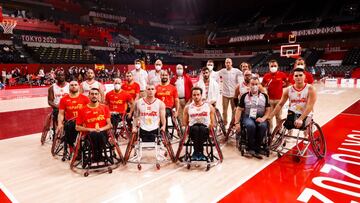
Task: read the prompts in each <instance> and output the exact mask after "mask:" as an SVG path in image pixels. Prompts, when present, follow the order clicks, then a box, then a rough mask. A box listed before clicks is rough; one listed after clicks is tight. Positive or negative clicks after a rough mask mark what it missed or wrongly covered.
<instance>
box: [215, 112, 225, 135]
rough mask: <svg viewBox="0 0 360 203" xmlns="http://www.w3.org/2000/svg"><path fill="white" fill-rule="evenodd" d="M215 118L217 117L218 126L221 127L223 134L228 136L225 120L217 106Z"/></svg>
mask: <svg viewBox="0 0 360 203" xmlns="http://www.w3.org/2000/svg"><path fill="white" fill-rule="evenodd" d="M215 118H216V121H217V124H218V126H219V127H220V130H221V133H222V134H223V136H225V137H226V135H227V132H226V128H225V124H224V120H223V118H222V117H221V113H220V111H219V109H217V108H215Z"/></svg>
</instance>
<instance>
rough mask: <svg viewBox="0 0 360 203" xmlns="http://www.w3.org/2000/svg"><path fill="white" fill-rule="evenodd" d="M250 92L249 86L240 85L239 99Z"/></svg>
mask: <svg viewBox="0 0 360 203" xmlns="http://www.w3.org/2000/svg"><path fill="white" fill-rule="evenodd" d="M249 90H250V87H249V86H247V85H246V84H245V82H242V83H240V85H239V92H240V94H239V99H240V98H241V96H242V95H243V94H245V93H246V92H249Z"/></svg>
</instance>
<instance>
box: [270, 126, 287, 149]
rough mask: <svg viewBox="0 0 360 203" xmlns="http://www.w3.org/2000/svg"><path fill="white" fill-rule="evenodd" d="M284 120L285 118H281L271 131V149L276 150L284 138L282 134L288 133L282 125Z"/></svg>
mask: <svg viewBox="0 0 360 203" xmlns="http://www.w3.org/2000/svg"><path fill="white" fill-rule="evenodd" d="M284 122H285V119H283V120H281V122H280V124H279V125H278V126H276V127H275V129H274V131H273V133H272V134H271V138H270V141H271V144H270V149H271V150H274V151H275V150H276V149H277V148H278V147H279V146H280V145H281V144H282V143H283V140H284V135H286V134H287V133H288V130H287V129H286V128H285V127H284V125H283V124H284Z"/></svg>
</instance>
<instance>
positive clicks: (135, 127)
mask: <svg viewBox="0 0 360 203" xmlns="http://www.w3.org/2000/svg"><path fill="white" fill-rule="evenodd" d="M139 116H140V112H139V109H138V106H137V103H136V102H135V104H134V121H133V129H132V132H133V133H137V130H138V127H139Z"/></svg>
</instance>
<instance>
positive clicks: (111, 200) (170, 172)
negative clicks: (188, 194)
mask: <svg viewBox="0 0 360 203" xmlns="http://www.w3.org/2000/svg"><path fill="white" fill-rule="evenodd" d="M224 147H225V145H223V146H221V147H220V148H221V149H222V148H224ZM185 166H186V165H184V166H180V167H179V168H177V169H174V170H172V171H169V172H167V173H165V174H163V175H161V176H159V177H157V178H154V179H152V180H150V181H148V182H145V183H143V184H140V185H138V186H136V187H134V188H132V189H130V190H128V191H125V192H123V193H120V194H119V195H116V196H115V197H112V198H111V199H108V200H105V201H103V203H108V202H113V201H115V200H116V199H117V198H119V197H121V196H124V195H126V194H129V193H131V192H133V191H135V190H137V189H139V188H142V187H144V186H146V185H149V184H151V183H153V182H155V181H157V180H160V179H162V178H163V177H166V176H168V175H170V174H173V173H175V172H177V171H179V170H180V169H182V168H184V167H185Z"/></svg>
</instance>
